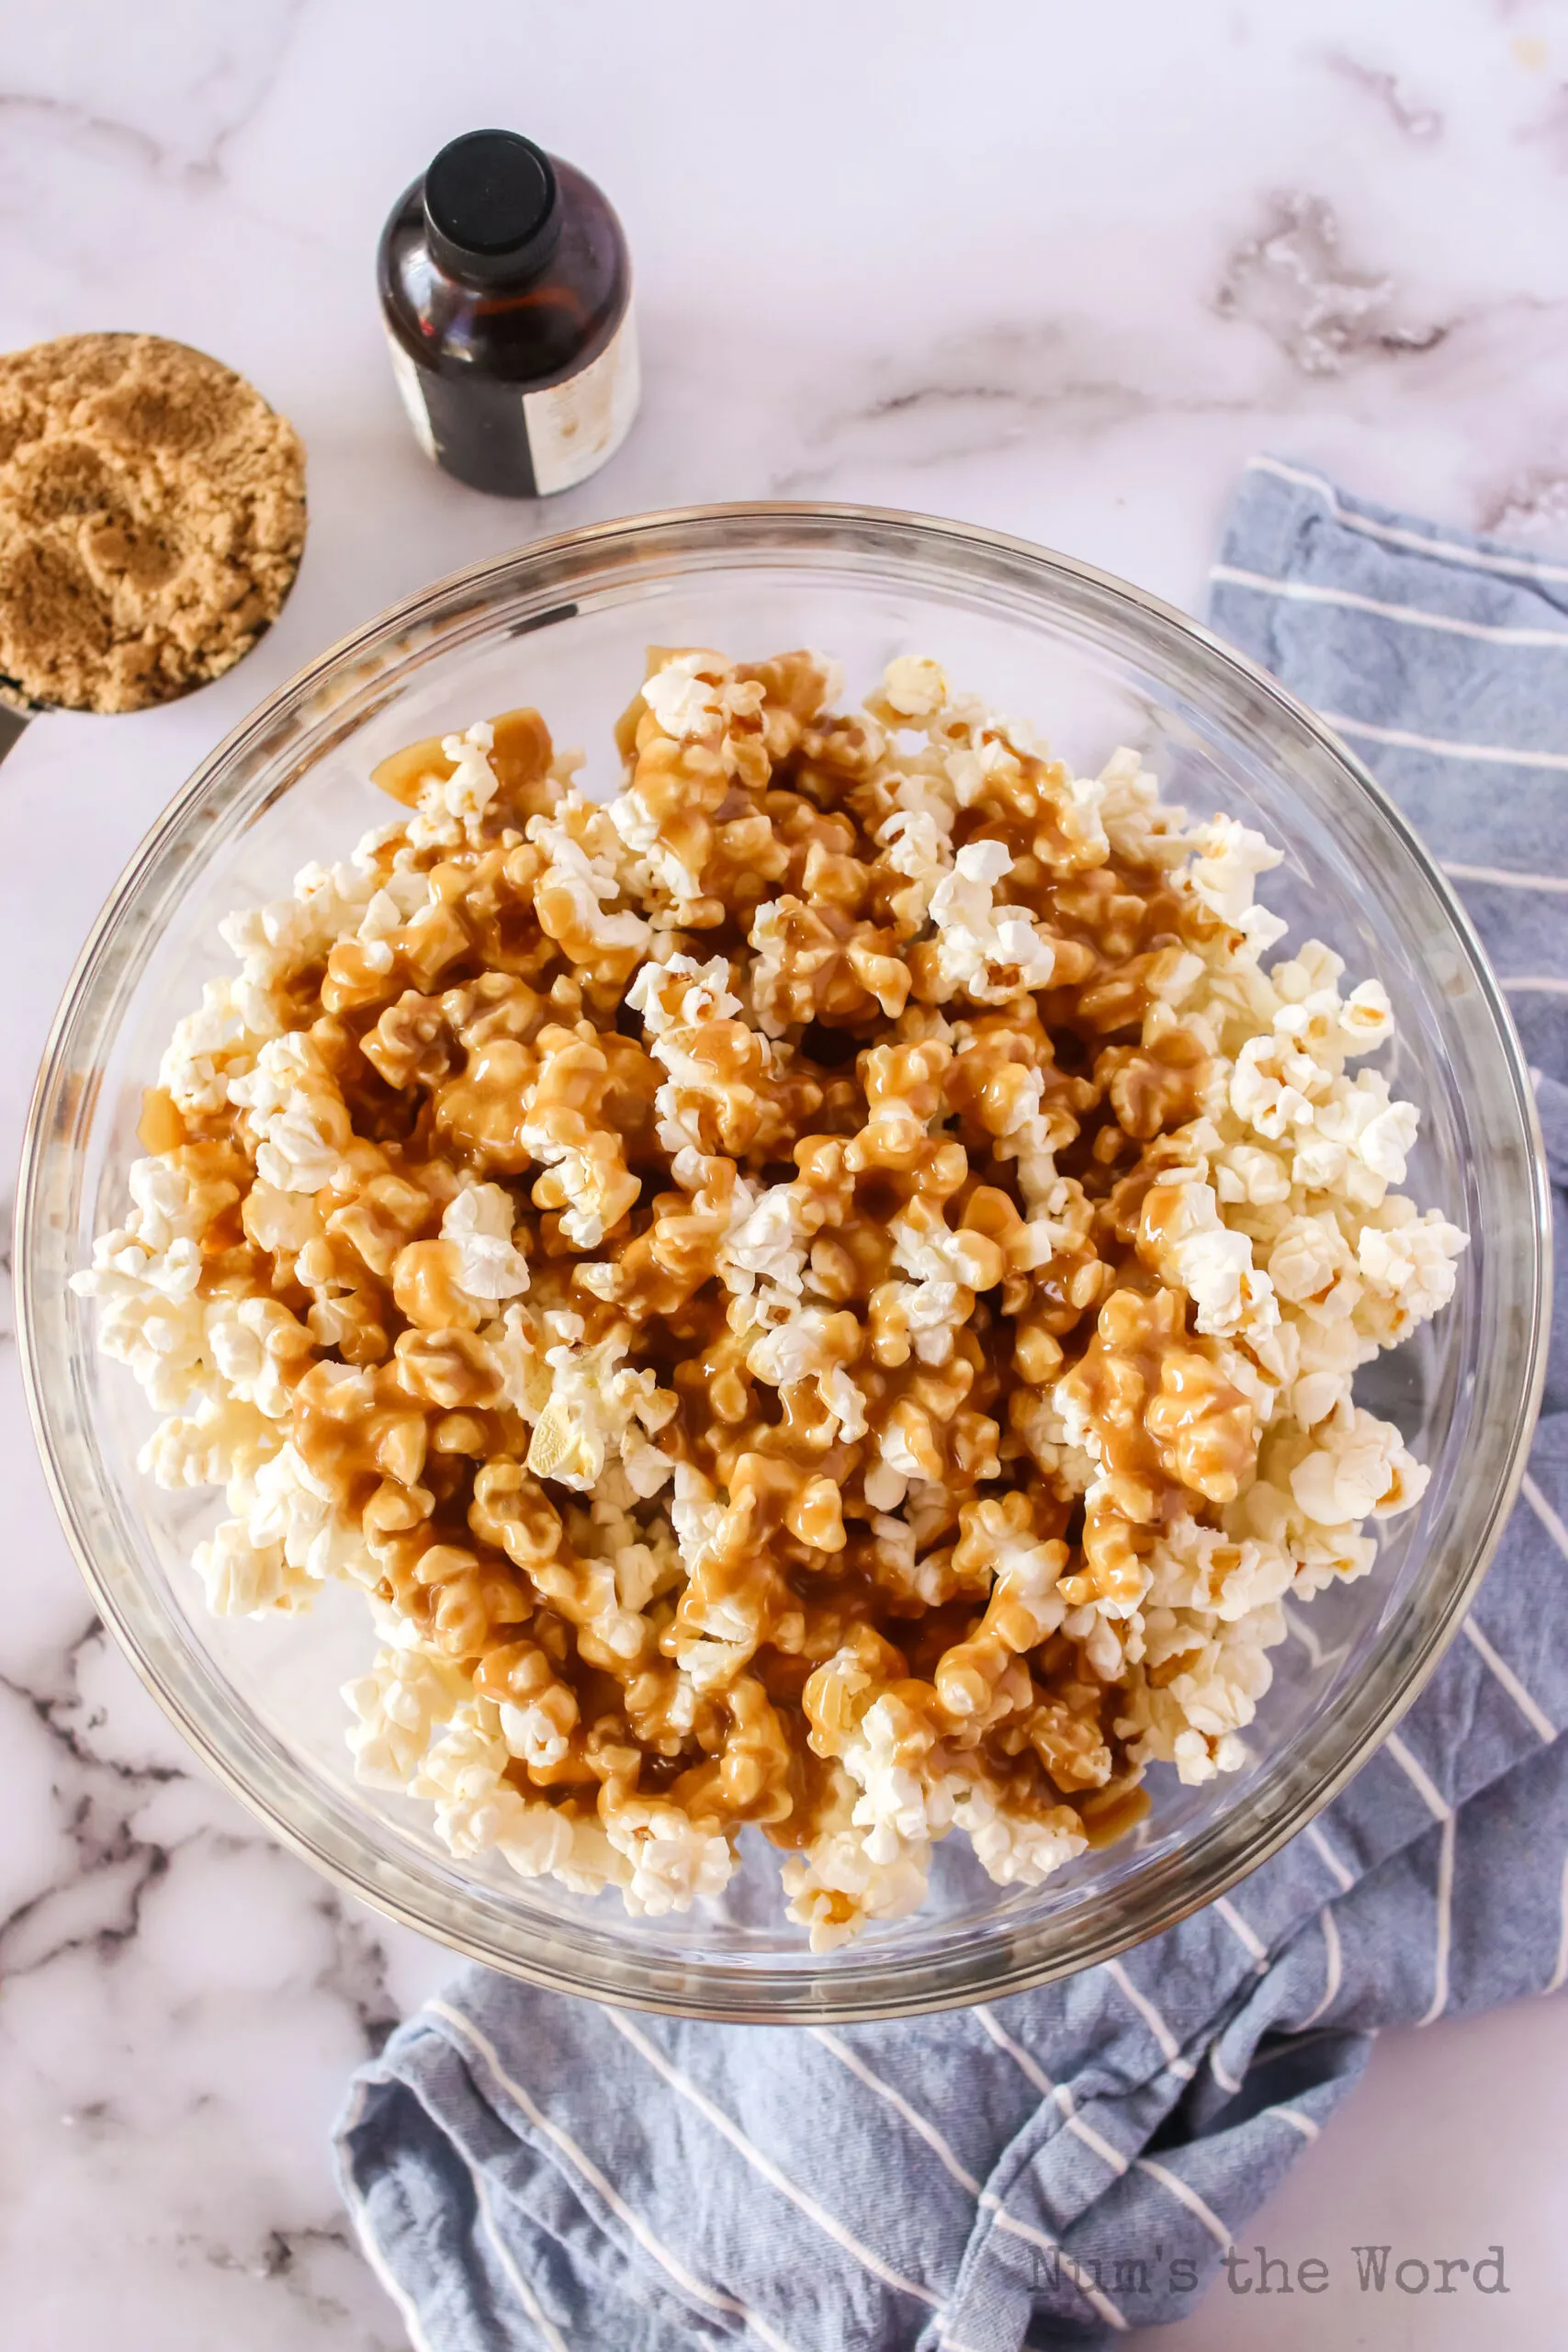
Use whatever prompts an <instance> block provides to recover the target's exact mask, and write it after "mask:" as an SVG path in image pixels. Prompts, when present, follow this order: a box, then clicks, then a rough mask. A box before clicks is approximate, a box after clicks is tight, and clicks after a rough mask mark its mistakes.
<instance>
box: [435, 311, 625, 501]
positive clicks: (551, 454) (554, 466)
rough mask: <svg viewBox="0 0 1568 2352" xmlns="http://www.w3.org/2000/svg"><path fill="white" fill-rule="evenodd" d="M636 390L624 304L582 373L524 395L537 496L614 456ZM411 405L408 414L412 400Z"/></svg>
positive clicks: (583, 476)
mask: <svg viewBox="0 0 1568 2352" xmlns="http://www.w3.org/2000/svg"><path fill="white" fill-rule="evenodd" d="M410 372H411V373H412V367H411V370H410ZM641 392H642V379H641V375H640V373H639V370H638V367H637V326H636V323H635V322H634V320H633V318H632V313H631V311H630V308H629V307H628V308H627V311H626V317H625V318H624V319H623V320H622V321H621V323H620V325H619V326H618V327H617V328H616V330H615V334H613V335H612V336H611V338H610V341H609V342H608V343H607V344H606V345H604V350H603V351H602V352H601V353H600V354H599V356H598V358H597V359H595V360H594V361H593V362H592V364H591V365H590V366H589V367H587V368H583V370H582V371H581V375H577V376H569V377H568V379H567V380H566V382H565V383H564V384H552V385H551V386H550V388H549V390H548V391H544V392H525V393H524V395H523V415H524V420H525V424H526V425H527V428H528V447H529V450H530V452H531V454H532V456H533V460H534V483H535V487H536V490H537V492H538V494H539V496H540V497H541V498H547V497H549V496H550V495H551V493H552V492H555V491H558V490H570V489H571V488H572V486H573V484H574V483H577V482H580V481H587V479H588V477H589V475H590V474H591V473H596V472H597V471H598V469H599V468H600V467H601V466H602V465H603V464H604V461H605V459H606V458H612V457H614V455H615V451H616V450H617V449H618V448H619V447H620V446H621V444H622V442H623V441H624V440H625V439H626V435H627V434H628V433H629V432H630V430H631V424H632V419H633V418H634V417H635V416H636V414H637V401H638V399H639V398H640V396H641ZM404 398H405V399H409V398H410V396H409V395H408V394H407V393H405V394H404ZM410 409H411V413H412V400H410ZM418 429H419V428H418V426H417V425H416V426H415V431H416V432H417V431H418ZM429 429H430V428H429V425H428V423H427V424H426V425H425V431H426V432H427V433H428V431H429Z"/></svg>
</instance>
